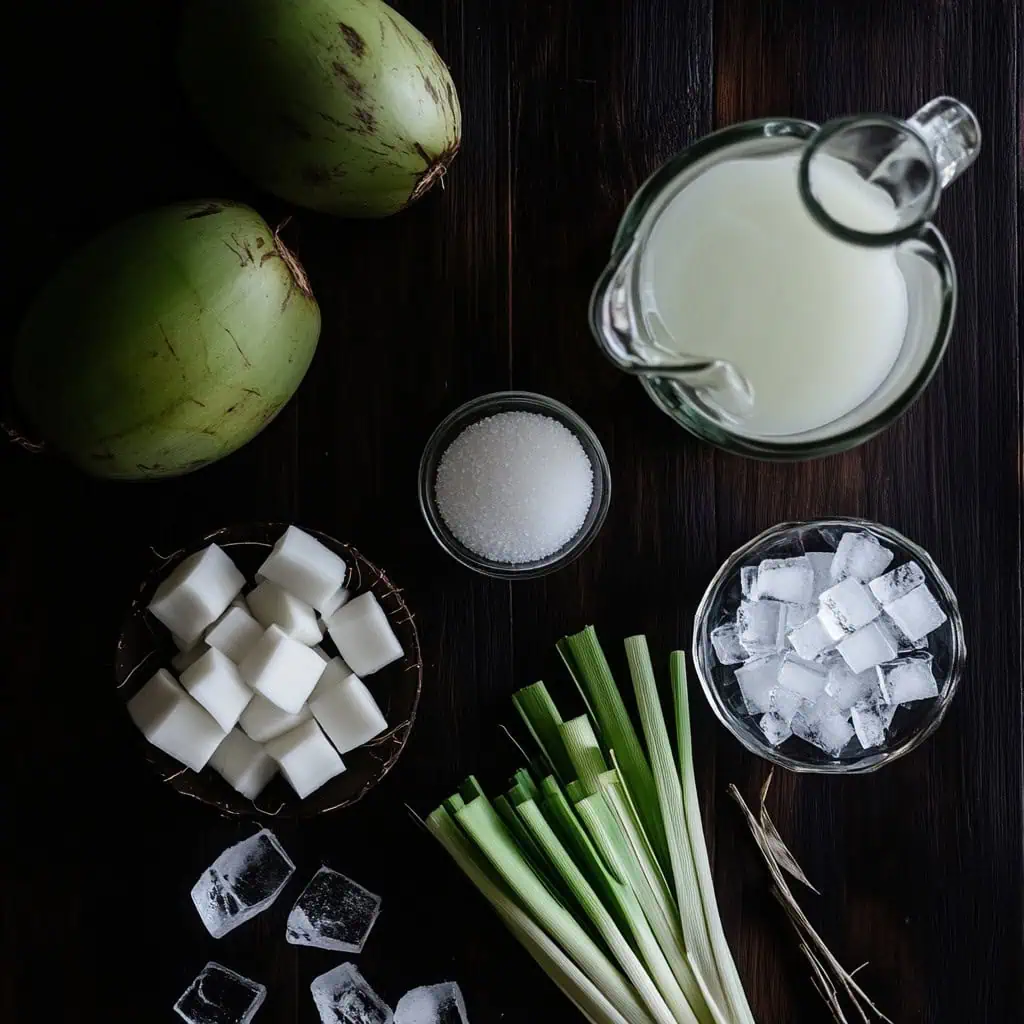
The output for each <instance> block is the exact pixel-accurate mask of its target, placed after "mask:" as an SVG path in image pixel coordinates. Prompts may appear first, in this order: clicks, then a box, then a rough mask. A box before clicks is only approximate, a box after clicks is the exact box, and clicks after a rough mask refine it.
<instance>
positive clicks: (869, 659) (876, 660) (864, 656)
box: [836, 622, 896, 673]
mask: <svg viewBox="0 0 1024 1024" xmlns="http://www.w3.org/2000/svg"><path fill="white" fill-rule="evenodd" d="M836 650H837V651H839V653H840V654H841V655H842V656H843V660H844V661H845V662H846V664H847V665H849V667H850V669H851V670H852V671H853V672H857V673H860V672H864V671H866V670H867V669H869V668H874V667H875V666H876V665H881V664H882V662H883V661H890V660H891V659H892V658H895V657H896V646H895V644H893V643H892V641H891V640H890V638H889V637H888V636H886V635H885V632H884V631H883V630H881V629H879V627H878V624H877V623H875V622H869V623H868V624H867V625H866V626H865V627H864V628H863V629H858V630H857V632H856V633H852V634H851V635H850V636H848V637H847V638H846V639H845V640H840V642H839V643H838V644H836Z"/></svg>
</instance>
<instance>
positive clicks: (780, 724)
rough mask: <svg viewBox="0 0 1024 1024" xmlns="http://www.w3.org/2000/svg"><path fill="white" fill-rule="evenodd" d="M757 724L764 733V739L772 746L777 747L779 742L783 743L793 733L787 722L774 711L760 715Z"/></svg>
mask: <svg viewBox="0 0 1024 1024" xmlns="http://www.w3.org/2000/svg"><path fill="white" fill-rule="evenodd" d="M757 724H758V725H759V726H760V728H761V732H763V733H764V736H765V739H766V740H767V741H768V742H769V743H770V744H771V745H772V746H773V747H777V746H778V745H779V744H780V743H785V742H786V740H788V739H789V737H790V736H792V735H793V730H792V729H791V728H790V725H789V722H787V721H786V720H785V719H784V718H783V717H782V716H781V715H777V714H776V713H775V712H774V711H769V712H768V713H767V714H764V715H762V716H761V718H760V719H759V720H758V723H757Z"/></svg>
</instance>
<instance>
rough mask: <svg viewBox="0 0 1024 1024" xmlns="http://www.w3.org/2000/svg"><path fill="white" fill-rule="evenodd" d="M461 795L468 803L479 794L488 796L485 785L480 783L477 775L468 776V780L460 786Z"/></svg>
mask: <svg viewBox="0 0 1024 1024" xmlns="http://www.w3.org/2000/svg"><path fill="white" fill-rule="evenodd" d="M459 795H460V796H461V797H462V799H463V800H464V801H465V802H466V803H467V804H468V803H469V802H470V801H472V800H475V799H476V798H477V797H478V796H486V794H485V793H484V787H483V786H481V785H480V783H479V782H478V781H477V777H476V776H475V775H468V776H467V777H466V780H465V781H464V782H463V783H462V785H461V786H459Z"/></svg>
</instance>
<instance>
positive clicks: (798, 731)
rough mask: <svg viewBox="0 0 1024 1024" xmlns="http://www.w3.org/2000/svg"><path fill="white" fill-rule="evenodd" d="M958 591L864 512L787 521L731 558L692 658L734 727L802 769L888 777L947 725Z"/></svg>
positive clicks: (958, 660)
mask: <svg viewBox="0 0 1024 1024" xmlns="http://www.w3.org/2000/svg"><path fill="white" fill-rule="evenodd" d="M965 657H966V647H965V644H964V631H963V622H962V620H961V618H960V610H959V607H958V605H957V601H956V595H955V594H954V593H953V590H952V588H951V587H950V585H949V583H948V582H947V581H946V578H945V577H944V576H943V575H942V572H941V571H940V570H939V568H938V566H937V565H936V564H935V562H934V561H933V560H932V558H931V556H930V555H929V554H928V553H927V552H926V551H924V550H923V549H922V548H920V547H918V545H916V544H914V543H913V541H910V540H908V539H907V538H906V537H904V536H903V535H902V534H900V533H898V532H897V531H896V530H893V529H892V528H891V527H888V526H882V525H880V524H879V523H873V522H869V521H867V520H864V519H849V518H840V517H837V518H835V519H820V520H816V521H814V522H804V523H781V524H780V525H778V526H773V527H772V528H771V529H770V530H766V531H765V532H764V533H762V534H760V535H759V536H757V537H755V538H754V539H753V540H751V541H750V542H749V543H748V544H745V545H744V546H743V547H742V548H740V549H739V550H738V551H735V552H733V554H732V555H731V556H730V557H729V558H728V559H727V561H726V562H725V564H724V565H723V566H722V567H721V569H719V570H718V573H717V574H716V575H715V578H714V579H713V580H712V581H711V584H710V586H709V587H708V589H707V590H706V591H705V593H704V597H703V599H702V600H701V603H700V607H699V608H698V610H697V617H696V624H695V627H694V636H693V660H694V664H695V665H696V667H697V674H698V676H699V678H700V682H701V685H702V686H703V688H704V694H705V696H706V697H707V699H708V701H709V702H710V704H711V707H712V709H713V710H714V712H715V714H716V715H717V716H718V718H719V720H720V721H721V722H722V724H723V725H724V726H725V727H726V728H727V729H728V730H729V731H730V732H731V733H732V734H733V736H735V737H736V739H738V740H739V741H740V743H742V744H743V746H745V747H746V748H747V749H748V750H750V751H751V752H752V753H755V754H759V755H760V756H761V757H764V758H766V759H767V760H769V761H772V762H774V763H775V764H778V765H781V766H782V767H784V768H788V769H790V770H791V771H796V772H816V773H820V774H835V775H841V774H851V773H855V772H869V771H875V770H876V769H878V768H880V767H882V765H885V764H889V763H890V762H892V761H894V760H895V759H896V758H898V757H902V756H903V755H904V754H906V753H909V752H910V751H911V750H913V749H915V748H916V747H917V746H919V745H920V744H921V743H922V742H924V740H925V739H926V738H927V737H928V736H930V735H931V734H932V733H933V732H934V731H935V729H937V728H938V726H939V723H940V722H941V721H942V719H943V717H944V715H945V713H946V709H947V708H948V707H949V704H950V702H951V701H952V699H953V695H954V693H955V692H956V688H957V685H958V684H959V682H960V676H961V674H962V672H963V666H964V660H965Z"/></svg>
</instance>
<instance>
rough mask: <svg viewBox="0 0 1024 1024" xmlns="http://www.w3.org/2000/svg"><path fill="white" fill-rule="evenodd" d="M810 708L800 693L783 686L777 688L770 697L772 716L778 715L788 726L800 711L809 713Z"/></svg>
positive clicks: (769, 703)
mask: <svg viewBox="0 0 1024 1024" xmlns="http://www.w3.org/2000/svg"><path fill="white" fill-rule="evenodd" d="M810 706H811V705H810V702H809V701H808V700H807V699H806V698H804V697H801V696H800V694H799V693H794V692H793V691H792V690H787V689H785V688H784V687H781V686H776V687H775V688H774V689H773V690H772V691H771V693H769V695H768V707H769V708H770V709H771V712H772V714H775V715H778V717H779V718H781V719H782V720H783V722H785V723H786V725H789V724H790V722H792V721H793V716H794V715H796V713H797V712H798V711H807V710H808V709H809V708H810Z"/></svg>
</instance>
